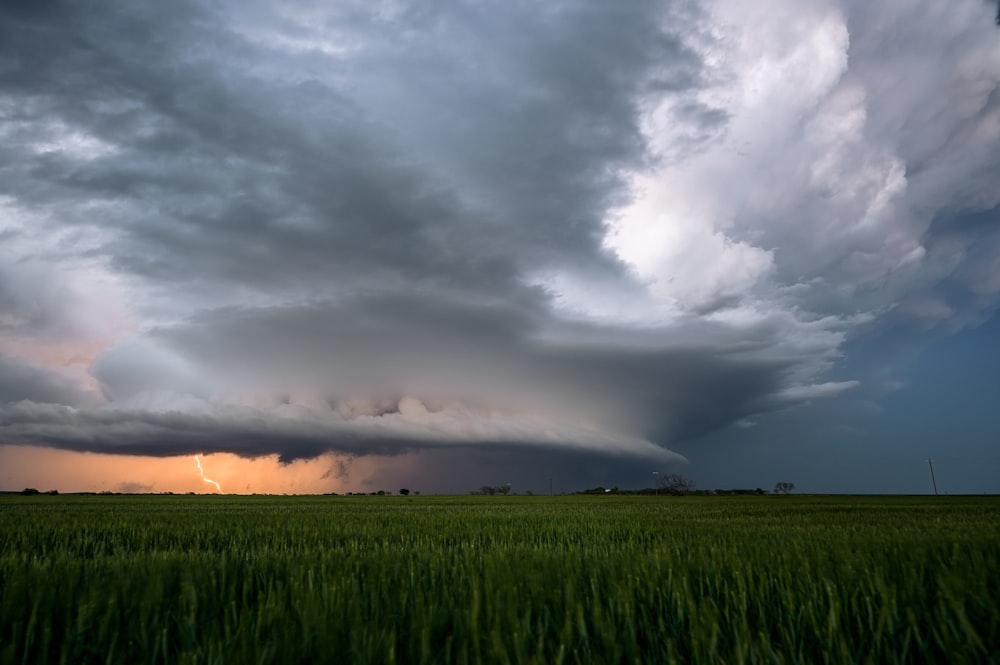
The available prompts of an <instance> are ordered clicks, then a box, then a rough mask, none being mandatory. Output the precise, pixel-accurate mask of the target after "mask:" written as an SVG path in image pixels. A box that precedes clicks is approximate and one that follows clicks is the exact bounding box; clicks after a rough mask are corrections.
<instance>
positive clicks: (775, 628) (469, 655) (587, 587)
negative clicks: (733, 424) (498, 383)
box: [0, 496, 1000, 665]
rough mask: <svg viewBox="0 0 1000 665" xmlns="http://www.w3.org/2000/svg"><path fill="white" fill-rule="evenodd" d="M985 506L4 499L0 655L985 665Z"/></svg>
mask: <svg viewBox="0 0 1000 665" xmlns="http://www.w3.org/2000/svg"><path fill="white" fill-rule="evenodd" d="M998 654H1000V500H998V499H996V498H992V497H965V498H962V497H937V498H935V497H927V498H919V497H911V498H906V497H884V498H875V497H816V498H812V497H795V496H792V497H773V496H768V497H659V498H656V497H616V496H603V497H600V496H599V497H555V498H551V497H399V496H396V497H384V498H383V497H231V496H35V497H20V496H4V497H0V662H2V663H57V662H61V663H91V662H92V663H97V662H100V663H130V664H131V663H309V662H315V663H319V662H335V663H539V664H546V665H548V664H556V663H718V662H726V663H820V662H837V663H841V662H843V663H868V662H871V663H918V662H940V663H996V662H1000V660H998V659H1000V655H998Z"/></svg>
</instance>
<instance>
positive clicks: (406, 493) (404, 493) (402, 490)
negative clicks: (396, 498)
mask: <svg viewBox="0 0 1000 665" xmlns="http://www.w3.org/2000/svg"><path fill="white" fill-rule="evenodd" d="M399 494H400V496H409V495H410V490H408V489H406V488H405V487H404V488H402V489H400V490H399Z"/></svg>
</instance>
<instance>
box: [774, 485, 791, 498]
mask: <svg viewBox="0 0 1000 665" xmlns="http://www.w3.org/2000/svg"><path fill="white" fill-rule="evenodd" d="M793 489H795V483H775V485H774V493H775V494H784V495H786V496H787V495H789V494H791V492H792V490H793Z"/></svg>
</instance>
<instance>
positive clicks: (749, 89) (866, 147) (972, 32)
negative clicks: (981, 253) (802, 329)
mask: <svg viewBox="0 0 1000 665" xmlns="http://www.w3.org/2000/svg"><path fill="white" fill-rule="evenodd" d="M904 5H906V7H904ZM709 6H710V7H711V12H710V16H711V18H710V19H709V22H710V24H711V26H712V30H711V32H710V38H705V39H703V40H702V43H700V44H699V48H700V49H701V52H702V54H703V56H704V58H705V60H706V62H709V63H711V65H712V73H711V74H710V75H709V79H710V80H711V81H712V82H713V84H712V85H710V86H709V87H708V88H706V89H704V90H701V91H699V92H698V93H697V95H696V99H695V100H694V102H692V101H691V99H690V98H684V97H681V98H678V97H677V96H676V95H671V94H667V95H664V96H662V97H661V98H659V99H652V100H650V101H649V102H648V103H647V104H646V105H645V108H646V115H645V117H644V124H643V126H644V129H645V132H646V135H647V137H648V141H649V144H650V146H651V147H652V149H653V150H654V152H655V154H657V155H659V157H660V159H659V163H658V166H657V167H656V168H655V169H654V170H653V171H652V172H638V173H636V174H635V175H634V176H633V189H634V192H635V196H636V198H635V200H634V201H633V203H631V204H630V205H629V206H627V207H626V208H624V209H623V210H622V211H620V213H619V214H618V215H617V217H616V218H614V219H613V221H612V222H611V223H610V225H609V233H608V236H607V238H606V244H607V246H608V247H609V248H610V249H611V250H613V251H614V252H615V253H616V254H617V255H618V256H619V257H620V258H621V259H622V260H623V261H625V262H626V263H628V264H629V265H630V266H631V267H632V268H633V270H634V271H635V273H636V274H637V275H638V277H639V278H640V279H641V280H643V281H644V282H645V283H646V284H647V285H648V291H649V293H650V294H651V295H652V296H653V297H654V298H655V299H658V300H662V301H667V302H671V303H676V304H678V305H679V306H680V307H681V308H682V309H689V310H694V311H698V310H699V309H702V308H705V307H709V308H712V305H713V304H715V303H718V304H720V305H727V306H728V307H735V308H739V307H747V308H750V309H753V310H760V309H761V308H763V309H767V310H783V311H786V312H788V313H789V314H791V315H792V318H801V317H803V316H804V317H806V318H807V319H812V318H823V319H824V320H826V321H829V322H831V323H833V322H836V321H839V320H840V319H841V318H842V317H844V316H857V315H858V314H860V313H868V316H866V317H863V318H865V319H866V320H870V318H871V316H872V315H878V314H879V313H880V312H883V311H885V310H886V309H887V308H892V307H894V306H896V305H897V304H898V303H899V301H900V300H901V299H905V298H916V299H915V302H920V301H923V302H927V300H928V298H927V297H924V298H923V299H920V298H919V297H917V296H916V294H918V293H920V292H921V291H924V290H925V289H928V288H931V287H932V286H933V285H934V284H935V283H936V282H937V281H939V280H941V279H944V278H945V277H947V275H949V274H950V273H951V271H953V270H954V268H955V266H956V262H959V263H960V262H963V260H964V259H965V258H966V256H967V255H968V249H967V245H968V239H954V240H952V241H950V242H948V241H942V240H936V239H933V238H932V239H930V241H929V239H928V231H929V228H930V225H931V223H932V220H933V218H934V216H935V215H939V214H941V213H942V211H947V210H952V211H961V210H962V209H963V208H965V209H972V210H976V209H989V208H991V207H993V206H996V205H997V203H998V202H1000V198H998V197H1000V190H998V189H997V188H996V187H995V186H992V187H991V186H989V185H988V184H987V182H986V179H988V178H990V177H992V178H993V179H994V183H995V178H996V176H997V167H998V157H997V156H996V154H997V153H996V151H995V150H993V151H992V153H988V152H987V150H986V148H985V146H987V145H990V141H993V142H994V147H995V139H996V137H997V136H998V135H997V134H996V132H997V128H998V120H997V119H998V117H1000V116H998V113H1000V103H998V100H997V99H996V93H995V91H996V90H997V89H998V87H997V86H998V85H1000V73H998V70H997V69H996V68H995V67H993V68H990V67H989V65H988V64H987V63H989V62H991V61H992V62H994V63H995V62H997V61H998V56H1000V50H998V41H997V40H996V39H995V34H993V32H995V30H994V27H993V26H990V25H989V24H988V21H987V22H984V21H982V20H981V19H982V18H983V16H984V15H985V14H984V11H983V8H982V7H979V6H978V5H977V3H972V2H967V3H961V6H960V7H958V6H956V7H951V6H947V7H944V6H940V5H937V4H935V3H921V5H920V7H918V8H914V7H909V5H908V3H892V2H890V3H880V5H879V8H878V9H869V8H866V7H862V6H858V5H857V4H856V3H850V2H848V3H836V2H824V1H816V2H805V3H802V2H779V3H767V4H766V5H764V4H755V3H745V2H734V1H729V0H718V1H716V2H712V3H710V4H709ZM871 14H876V15H878V16H879V20H877V21H873V20H872V17H871V16H870V15H871ZM945 15H947V16H945ZM776 16H781V20H776V19H775V17H776ZM936 19H940V20H942V21H943V25H942V27H941V29H940V30H939V29H938V28H937V26H936V25H935V23H934V21H935V20H936ZM890 21H891V22H892V25H889V22H890ZM897 21H898V23H897ZM887 31H890V32H891V33H892V40H893V41H894V42H895V44H896V45H895V46H883V41H884V38H885V37H886V34H887ZM900 50H901V51H902V52H903V53H905V54H906V55H907V56H908V55H910V54H912V55H913V56H914V57H915V58H916V60H917V62H919V63H924V64H926V65H927V67H926V68H924V67H921V65H920V64H916V63H914V62H911V61H910V60H908V59H907V60H906V61H905V62H904V61H903V60H902V59H901V58H900V56H899V55H898V54H897V53H894V51H900ZM953 52H957V53H958V58H957V60H958V61H957V62H956V63H952V62H951V61H950V60H949V59H947V58H946V64H941V63H934V64H931V63H930V62H925V61H929V60H931V59H933V58H938V59H939V60H940V54H941V53H953ZM932 54H937V55H932ZM894 60H896V61H895V62H893V61H894ZM886 61H888V62H890V63H892V66H891V67H888V66H887V62H886ZM890 77H891V78H890ZM943 91H948V94H945V93H944V92H943ZM990 95H993V98H992V101H990V100H991V97H990ZM950 100H955V102H954V104H953V103H952V101H950ZM692 104H696V105H697V106H698V107H699V108H702V109H705V110H711V109H715V110H718V111H719V112H721V113H724V114H725V116H726V118H727V121H726V124H725V128H724V129H723V130H720V131H719V132H716V133H714V134H712V135H707V136H704V137H701V139H700V140H698V141H692V137H691V136H690V133H689V132H688V131H687V125H686V124H685V122H684V121H683V117H681V116H680V115H679V110H680V111H683V110H684V109H686V108H690V107H691V106H692ZM928 105H930V107H931V108H933V109H937V110H938V112H937V113H935V114H932V113H928V112H926V108H927V106H928ZM973 137H975V138H973ZM983 139H985V141H986V142H985V143H983V142H982V140H983ZM959 163H960V164H961V166H958V164H959ZM970 180H971V181H972V182H973V183H974V184H973V185H972V186H970V184H969V181H970ZM963 190H972V192H971V193H970V195H969V196H966V197H962V195H961V194H960V193H961V192H962V191H963ZM970 270H972V269H970ZM989 271H990V269H989V267H988V266H981V267H980V268H978V269H975V270H973V272H976V273H978V274H979V275H980V276H981V275H982V274H983V273H987V274H989ZM976 281H977V283H978V284H980V285H981V286H979V287H972V288H973V289H976V288H978V289H980V290H982V289H983V288H987V289H988V286H985V287H984V286H982V285H984V284H985V285H989V284H991V283H992V280H990V279H988V278H987V279H982V278H980V279H978V280H976ZM930 299H931V300H933V298H930ZM914 307H918V306H917V305H914ZM934 311H937V312H938V314H936V315H933V314H932V312H934ZM952 313H953V310H952V309H951V308H950V307H946V306H937V307H936V310H935V309H933V308H930V309H929V308H928V307H927V306H926V305H924V306H919V314H918V316H923V317H926V316H929V315H930V316H940V317H941V318H945V317H948V316H950V315H951V314H952ZM831 315H832V316H831Z"/></svg>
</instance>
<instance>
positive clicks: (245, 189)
mask: <svg viewBox="0 0 1000 665" xmlns="http://www.w3.org/2000/svg"><path fill="white" fill-rule="evenodd" d="M662 8H663V5H662V4H661V3H652V2H649V3H634V4H632V5H630V7H629V8H628V10H623V9H622V8H616V7H610V6H609V7H605V6H603V5H601V4H599V3H595V4H589V5H567V6H560V5H554V6H552V7H550V8H549V9H547V10H545V11H541V12H539V11H536V10H535V9H534V8H533V7H532V6H528V5H520V4H516V3H515V4H511V5H510V6H509V7H508V8H506V9H503V10H498V11H497V12H491V13H490V14H489V15H487V14H486V13H484V11H483V8H481V7H476V6H465V5H462V4H456V5H452V6H450V8H449V9H438V10H426V11H420V12H416V11H407V12H403V13H402V14H401V15H399V16H397V17H395V18H393V19H392V20H385V19H380V18H379V17H378V12H377V11H376V10H374V9H373V10H363V9H361V8H352V9H350V10H343V11H342V12H337V11H334V10H331V14H332V15H331V16H329V17H327V19H328V20H329V21H331V22H332V21H344V20H345V19H346V20H347V22H348V25H350V26H351V27H352V29H353V30H354V31H357V32H358V35H359V36H358V37H357V39H359V40H360V41H361V44H360V46H357V47H356V50H357V52H356V53H351V54H350V55H347V56H344V57H343V58H337V57H322V54H317V53H310V52H308V51H306V52H299V53H296V52H287V50H282V49H275V48H274V47H271V46H269V45H268V40H267V29H268V23H269V21H271V19H272V17H270V15H269V12H268V10H267V9H266V8H263V7H262V8H260V9H259V11H258V12H253V11H251V12H250V13H249V15H250V16H251V17H256V18H251V19H250V21H251V24H250V25H249V26H248V27H247V30H249V31H250V32H249V34H250V35H251V36H247V35H246V34H240V33H238V32H235V31H234V30H233V29H231V28H230V27H228V26H226V25H223V23H222V21H223V20H225V19H226V17H225V16H222V15H221V14H219V13H212V12H208V11H203V10H201V9H199V8H198V7H197V6H196V5H183V6H181V7H180V8H177V7H171V8H170V9H169V11H167V10H166V9H163V10H160V9H155V8H150V7H136V6H134V5H125V4H119V5H112V6H110V7H105V8H104V11H99V12H94V11H91V10H87V11H84V10H82V9H73V8H71V7H69V6H67V7H61V8H60V9H61V10H62V11H52V12H50V13H41V12H39V13H38V14H37V15H33V16H31V17H30V18H14V19H12V18H11V17H9V16H8V18H7V20H6V21H5V22H4V28H3V29H4V33H3V34H4V37H5V38H4V40H3V43H4V44H6V51H7V55H8V58H9V62H8V66H7V67H6V75H5V77H4V78H3V79H0V80H2V83H3V85H4V86H5V88H7V89H8V90H12V91H16V93H17V94H16V96H14V97H13V101H12V103H11V108H10V109H9V110H8V117H10V118H13V119H14V120H15V123H17V122H18V121H20V123H22V124H23V125H24V127H23V128H22V129H21V130H20V131H16V132H14V137H13V138H14V141H15V142H14V145H12V148H13V149H14V150H17V149H18V148H20V154H19V155H18V156H19V157H20V159H14V160H11V161H10V162H9V163H8V166H7V167H6V168H5V169H4V175H5V176H6V177H5V178H4V181H5V182H6V183H7V188H8V191H10V192H11V193H16V194H17V196H18V197H19V198H21V199H22V200H31V199H32V198H34V200H35V201H36V202H39V203H42V202H46V203H49V204H51V203H54V202H56V201H58V200H59V199H60V198H63V199H64V200H76V199H78V198H80V197H87V198H92V199H96V200H101V201H113V202H114V203H115V207H114V209H112V210H110V211H108V212H107V213H105V214H104V216H103V217H102V219H101V220H99V223H100V224H101V225H102V226H105V227H106V226H107V225H109V224H111V225H114V226H115V227H116V228H115V233H114V234H113V236H112V237H111V238H109V240H108V244H107V246H106V251H108V252H110V258H111V260H112V262H113V265H115V266H116V267H117V268H119V269H121V270H125V271H128V272H131V273H135V274H138V275H141V276H144V277H146V278H149V279H150V280H153V281H155V282H157V283H158V284H164V283H170V282H190V281H193V280H199V279H209V280H225V281H231V282H237V283H239V284H241V285H244V286H246V285H251V286H253V287H254V288H262V289H265V290H266V289H272V288H275V287H278V288H280V287H286V288H298V287H301V286H302V285H303V283H307V285H308V286H307V288H309V289H316V288H320V287H319V286H318V285H317V284H316V283H315V280H324V279H325V280H329V279H337V280H345V281H346V282H348V283H356V282H358V281H363V282H365V283H370V282H371V281H372V280H375V281H394V280H404V281H410V280H422V281H427V282H428V283H430V284H441V283H442V282H443V283H446V284H449V285H453V284H460V285H463V286H465V287H469V288H476V289H480V290H497V291H499V292H500V293H505V292H506V291H509V290H511V289H516V288H518V284H517V282H518V277H519V273H520V272H521V271H524V270H525V269H529V268H532V267H534V266H537V265H540V264H542V265H550V264H552V263H560V262H569V263H576V264H587V265H591V264H594V263H595V262H596V263H597V264H598V265H599V266H600V265H603V270H611V271H615V270H617V268H616V267H615V264H614V263H613V262H612V261H611V260H609V259H606V258H604V257H602V252H601V250H600V240H601V235H602V229H603V226H602V225H603V220H604V215H605V211H606V210H607V209H608V207H609V206H610V205H612V204H614V203H615V202H617V201H620V200H621V196H622V188H621V186H622V182H621V179H620V173H621V171H622V169H624V168H627V167H634V166H636V165H638V164H639V162H640V161H641V160H642V159H643V158H644V145H643V141H642V139H641V136H640V135H639V132H638V129H637V127H636V110H635V102H636V95H637V94H638V93H640V92H641V91H642V90H643V89H644V88H649V87H651V86H655V87H671V86H673V87H685V86H690V85H691V84H693V83H694V82H695V81H696V80H697V77H698V70H699V62H698V61H697V59H696V58H695V57H694V55H693V54H692V53H690V52H689V51H688V50H686V48H685V47H684V46H683V45H682V43H681V41H680V38H679V36H678V35H677V33H679V32H680V31H681V30H682V29H683V27H684V26H683V25H678V26H676V27H674V28H673V29H672V30H673V31H674V32H673V34H670V33H665V32H663V31H662V29H661V27H662V23H663V19H662V18H661V17H660V16H659V14H658V13H659V12H660V11H661V10H662ZM220 11H221V10H220ZM241 11H242V8H241ZM338 13H339V14H341V15H339V16H338V15H337V14H338ZM498 21H499V23H498ZM254 22H256V23H258V24H260V25H254ZM504 27H506V28H507V29H506V30H505V29H504ZM251 28H252V30H251ZM375 31H377V32H375ZM255 35H256V39H257V40H258V41H254V36H255ZM376 35H377V37H376ZM52 45H57V47H55V48H53V46H52ZM33 118H44V119H45V120H44V121H41V122H39V121H32V120H31V119H33ZM710 121H712V122H714V120H710ZM63 126H64V127H66V128H69V129H68V130H66V131H83V132H85V133H86V134H88V136H90V137H92V138H93V139H97V140H100V141H102V142H104V143H106V144H107V145H106V154H101V155H99V156H96V157H94V158H92V159H87V160H86V163H84V164H81V163H80V161H79V160H78V159H77V157H76V156H75V155H72V154H66V152H65V151H64V152H62V153H59V152H58V151H56V152H53V153H46V154H44V155H30V154H29V153H28V152H26V151H25V146H26V145H27V144H28V143H29V140H35V141H37V140H38V139H39V138H40V137H39V134H44V133H46V132H53V131H55V129H57V128H59V127H63ZM18 138H21V139H23V142H22V145H20V146H18V145H16V140H17V139H18ZM67 213H68V214H65V215H64V219H62V220H61V221H63V222H65V221H70V220H72V221H74V222H75V223H77V224H93V223H95V222H97V220H94V219H90V218H88V217H86V216H84V215H80V214H74V213H72V212H70V211H67ZM65 217H68V218H69V219H68V220H67V219H65ZM598 269H601V268H598Z"/></svg>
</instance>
